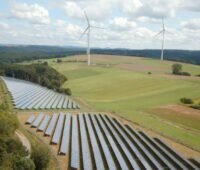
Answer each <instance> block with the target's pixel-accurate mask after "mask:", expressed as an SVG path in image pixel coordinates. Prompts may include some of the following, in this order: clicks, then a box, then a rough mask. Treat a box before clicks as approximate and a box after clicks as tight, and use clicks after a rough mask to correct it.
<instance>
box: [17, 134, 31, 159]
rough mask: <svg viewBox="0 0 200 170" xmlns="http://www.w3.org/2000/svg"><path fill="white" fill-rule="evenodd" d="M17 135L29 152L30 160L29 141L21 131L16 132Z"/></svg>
mask: <svg viewBox="0 0 200 170" xmlns="http://www.w3.org/2000/svg"><path fill="white" fill-rule="evenodd" d="M15 134H16V135H17V137H18V138H19V140H20V141H21V143H22V145H23V146H24V147H25V148H26V149H27V150H28V153H29V154H28V156H27V157H28V158H29V157H30V155H31V144H30V142H29V140H28V139H27V137H26V136H24V134H23V133H22V132H21V131H19V130H16V131H15Z"/></svg>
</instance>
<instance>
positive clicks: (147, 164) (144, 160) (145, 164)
mask: <svg viewBox="0 0 200 170" xmlns="http://www.w3.org/2000/svg"><path fill="white" fill-rule="evenodd" d="M106 118H107V119H108V120H110V122H111V123H112V125H113V126H114V128H115V129H116V130H117V132H118V133H119V134H120V135H121V136H122V140H123V142H124V143H126V144H127V145H128V146H129V148H130V150H132V152H133V153H134V154H135V156H136V157H137V159H138V160H139V161H140V162H141V163H142V165H143V166H144V167H143V168H146V169H149V170H150V169H152V170H153V168H152V167H151V166H150V164H149V163H148V162H147V161H146V159H145V157H144V156H143V155H142V154H141V153H140V152H139V151H138V149H137V148H136V146H135V145H134V144H133V143H132V142H131V140H130V139H129V138H128V136H127V135H126V134H125V133H124V132H123V130H122V128H121V127H119V126H118V124H117V123H116V122H115V121H114V120H113V119H112V118H110V117H108V116H106Z"/></svg>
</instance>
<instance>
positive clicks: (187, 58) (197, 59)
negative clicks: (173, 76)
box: [0, 45, 200, 65]
mask: <svg viewBox="0 0 200 170" xmlns="http://www.w3.org/2000/svg"><path fill="white" fill-rule="evenodd" d="M91 53H93V54H109V55H121V56H127V55H128V56H139V57H148V58H157V59H158V58H160V50H157V49H144V50H133V49H119V48H116V49H110V48H109V49H108V48H105V49H103V48H93V49H92V50H91ZM77 54H85V48H81V47H73V46H68V47H61V46H39V45H0V62H6V63H14V62H21V61H27V60H33V59H42V58H60V57H64V56H71V55H77ZM164 58H165V59H166V60H173V61H180V62H185V63H192V64H198V65H200V50H199V51H192V50H165V52H164Z"/></svg>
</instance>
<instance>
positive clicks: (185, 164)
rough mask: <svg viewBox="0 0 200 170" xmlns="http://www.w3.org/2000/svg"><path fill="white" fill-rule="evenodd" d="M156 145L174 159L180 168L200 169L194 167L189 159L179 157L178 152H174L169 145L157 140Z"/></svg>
mask: <svg viewBox="0 0 200 170" xmlns="http://www.w3.org/2000/svg"><path fill="white" fill-rule="evenodd" d="M155 141H156V145H157V146H159V147H160V148H161V149H162V150H163V151H165V153H167V155H168V156H169V157H170V158H171V159H173V161H174V163H175V164H178V166H179V167H180V168H182V169H187V168H188V169H198V167H197V166H195V165H193V164H192V163H191V162H189V161H188V160H187V159H184V158H183V157H182V156H181V155H179V154H178V153H177V152H176V151H174V150H172V149H171V148H170V147H169V146H168V145H167V144H165V143H164V142H162V141H161V140H160V139H158V138H155Z"/></svg>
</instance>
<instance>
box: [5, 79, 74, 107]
mask: <svg viewBox="0 0 200 170" xmlns="http://www.w3.org/2000/svg"><path fill="white" fill-rule="evenodd" d="M2 80H3V81H4V82H5V84H6V86H7V89H8V91H9V93H10V95H11V97H12V102H13V105H14V106H15V108H17V109H45V108H46V109H51V108H53V109H55V108H59V109H61V108H67V107H68V108H76V107H77V106H76V103H75V102H72V101H70V102H68V96H66V95H63V94H60V93H57V92H54V91H53V90H48V89H47V88H45V87H42V86H40V85H37V84H34V83H31V82H28V81H23V80H18V79H15V78H7V77H2Z"/></svg>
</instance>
